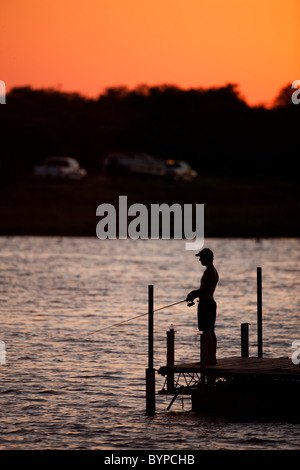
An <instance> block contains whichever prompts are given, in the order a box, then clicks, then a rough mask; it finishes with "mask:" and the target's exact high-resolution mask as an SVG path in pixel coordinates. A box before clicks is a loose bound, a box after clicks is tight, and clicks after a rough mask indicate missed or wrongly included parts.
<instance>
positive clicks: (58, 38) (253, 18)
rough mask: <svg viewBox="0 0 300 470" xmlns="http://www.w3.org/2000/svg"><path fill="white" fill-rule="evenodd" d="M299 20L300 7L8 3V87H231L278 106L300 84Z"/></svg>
mask: <svg viewBox="0 0 300 470" xmlns="http://www.w3.org/2000/svg"><path fill="white" fill-rule="evenodd" d="M299 19H300V0H211V1H210V0H207V1H203V0H180V1H179V0H0V56H1V68H0V70H1V72H0V74H1V76H0V79H1V80H4V81H5V83H6V87H7V90H10V89H11V88H12V87H15V86H27V85H28V86H31V87H33V88H49V87H52V88H55V89H59V90H61V91H67V92H69V91H70V92H79V93H80V94H83V95H86V96H89V97H97V96H98V95H99V94H100V93H102V92H103V91H104V89H105V88H106V87H111V86H119V85H125V86H128V87H129V88H134V87H136V86H138V85H140V84H142V83H143V84H147V85H160V84H163V83H167V84H174V85H177V86H179V87H181V88H190V87H204V88H207V87H211V86H222V85H225V84H226V83H228V82H230V83H237V84H238V85H239V90H240V92H241V95H242V96H243V97H244V98H245V99H246V101H247V102H248V103H249V104H252V105H253V104H261V103H264V104H269V103H270V102H272V101H273V99H274V98H275V97H276V96H277V94H278V92H279V90H280V88H282V87H283V86H285V85H286V84H288V83H291V82H293V81H294V80H296V79H300V70H299V65H300V64H299V62H300V61H299V60H297V59H296V58H298V59H299V48H300V35H299V32H298V30H299V28H298V24H299ZM297 49H298V53H297Z"/></svg>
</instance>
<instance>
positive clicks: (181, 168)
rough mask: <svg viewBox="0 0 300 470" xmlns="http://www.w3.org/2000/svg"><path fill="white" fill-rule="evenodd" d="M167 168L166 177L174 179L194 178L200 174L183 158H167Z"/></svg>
mask: <svg viewBox="0 0 300 470" xmlns="http://www.w3.org/2000/svg"><path fill="white" fill-rule="evenodd" d="M166 169H167V173H166V178H167V179H170V180H173V181H179V180H186V181H187V180H193V179H195V178H197V176H198V173H197V171H195V170H193V169H192V168H191V167H190V165H189V164H188V163H186V162H184V161H182V160H167V161H166Z"/></svg>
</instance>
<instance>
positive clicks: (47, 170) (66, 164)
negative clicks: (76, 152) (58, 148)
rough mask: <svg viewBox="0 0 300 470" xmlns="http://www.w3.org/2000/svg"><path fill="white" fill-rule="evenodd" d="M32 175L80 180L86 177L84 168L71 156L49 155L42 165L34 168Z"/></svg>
mask: <svg viewBox="0 0 300 470" xmlns="http://www.w3.org/2000/svg"><path fill="white" fill-rule="evenodd" d="M34 176H36V177H39V178H53V179H61V180H63V179H68V180H73V181H80V180H82V179H83V178H85V177H86V170H85V169H84V168H81V167H80V165H79V163H78V161H77V160H76V159H75V158H71V157H49V158H47V159H46V160H45V162H44V164H43V165H39V166H36V167H35V168H34Z"/></svg>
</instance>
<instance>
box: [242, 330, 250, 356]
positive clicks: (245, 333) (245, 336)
mask: <svg viewBox="0 0 300 470" xmlns="http://www.w3.org/2000/svg"><path fill="white" fill-rule="evenodd" d="M241 356H242V357H249V323H241Z"/></svg>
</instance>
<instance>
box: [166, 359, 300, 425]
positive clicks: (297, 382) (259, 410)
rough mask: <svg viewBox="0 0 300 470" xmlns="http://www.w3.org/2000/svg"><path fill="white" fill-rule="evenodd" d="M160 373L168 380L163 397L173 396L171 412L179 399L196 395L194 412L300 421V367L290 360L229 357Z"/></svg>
mask: <svg viewBox="0 0 300 470" xmlns="http://www.w3.org/2000/svg"><path fill="white" fill-rule="evenodd" d="M158 373H159V374H161V375H163V376H166V381H165V384H164V387H163V389H162V390H160V391H159V392H158V394H164V395H173V398H172V400H171V402H170V404H169V406H168V409H170V408H171V406H172V405H173V403H174V401H175V400H176V398H177V397H178V396H181V395H190V396H191V399H192V409H193V410H194V411H201V412H205V413H207V412H208V413H210V414H211V413H218V414H222V415H224V414H229V415H230V416H231V417H233V416H239V417H245V416H247V417H249V416H251V418H258V417H262V416H267V417H268V418H270V417H271V418H272V419H287V418H288V419H292V420H295V421H297V422H299V419H300V410H299V406H298V399H299V398H298V397H299V394H300V365H295V364H293V363H292V361H291V359H289V358H286V357H281V358H266V357H265V358H262V357H226V358H221V359H218V362H217V364H216V365H208V366H207V367H205V368H204V369H202V368H201V365H200V363H199V362H198V363H185V364H174V365H169V366H162V367H160V368H159V370H158ZM169 377H172V379H174V382H173V387H172V386H171V385H170V379H168V378H169Z"/></svg>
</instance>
